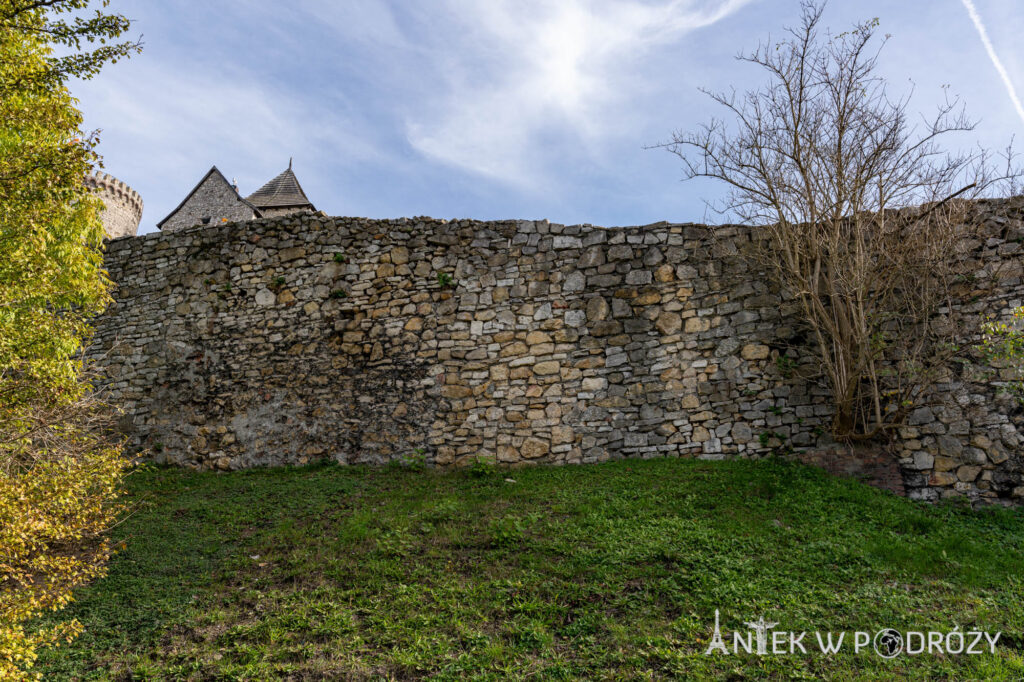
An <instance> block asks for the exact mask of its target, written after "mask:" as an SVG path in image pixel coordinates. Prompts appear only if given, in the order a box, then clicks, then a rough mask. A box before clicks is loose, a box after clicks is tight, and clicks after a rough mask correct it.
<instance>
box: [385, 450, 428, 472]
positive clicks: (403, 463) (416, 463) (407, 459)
mask: <svg viewBox="0 0 1024 682" xmlns="http://www.w3.org/2000/svg"><path fill="white" fill-rule="evenodd" d="M391 463H392V464H393V465H394V466H397V467H401V468H403V469H408V470H409V471H425V470H426V468H427V451H426V450H425V449H424V448H416V449H415V450H413V451H412V452H410V453H407V454H404V455H402V456H401V457H399V458H398V459H397V460H394V461H392V462H391Z"/></svg>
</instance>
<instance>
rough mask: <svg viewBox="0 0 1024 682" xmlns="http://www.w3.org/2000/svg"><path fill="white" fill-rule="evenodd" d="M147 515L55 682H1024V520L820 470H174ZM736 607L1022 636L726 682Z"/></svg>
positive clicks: (821, 626) (735, 671)
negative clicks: (715, 644)
mask: <svg viewBox="0 0 1024 682" xmlns="http://www.w3.org/2000/svg"><path fill="white" fill-rule="evenodd" d="M506 477H513V478H514V479H515V481H516V482H515V483H509V482H506V481H505V480H504V479H505V478H506ZM130 493H131V497H132V498H133V500H134V501H135V502H136V503H137V506H138V510H137V512H136V513H135V514H134V515H133V516H132V517H131V518H130V519H129V520H128V521H127V522H126V523H125V524H123V525H122V526H121V527H120V528H119V529H118V531H117V532H118V534H119V535H120V536H123V537H124V538H126V539H127V541H128V547H127V549H126V550H125V551H123V552H122V553H121V554H120V555H119V556H118V557H117V558H116V560H115V561H114V562H113V565H112V567H111V570H110V575H109V577H107V578H106V579H104V580H103V581H101V582H99V583H97V584H96V585H94V586H92V587H90V588H89V589H87V590H84V591H83V592H82V593H81V595H80V598H79V601H78V602H77V603H76V604H75V605H74V606H73V607H72V608H71V609H70V612H71V613H72V614H73V615H74V616H77V617H78V618H80V619H81V620H82V621H83V622H84V623H85V625H86V628H87V631H86V633H85V634H84V635H83V636H82V637H80V638H79V639H78V640H76V641H75V642H74V643H73V644H72V645H70V646H68V647H64V648H62V649H59V650H57V651H55V652H51V653H49V654H47V655H46V656H45V658H44V660H43V671H44V674H45V677H46V679H57V680H62V679H111V678H112V679H218V680H221V679H224V680H228V679H295V680H302V679H336V678H340V679H346V678H350V677H351V678H357V679H358V678H362V677H393V678H410V677H420V676H428V675H429V676H438V677H441V678H448V679H463V678H467V677H474V676H475V677H479V678H483V679H508V678H516V677H534V678H542V679H576V678H583V679H595V678H601V677H614V678H638V679H646V678H671V677H676V676H678V677H686V678H698V679H699V678H722V679H747V678H776V679H792V678H794V677H797V678H798V677H801V676H804V677H806V678H808V679H817V678H820V677H822V676H826V677H829V678H832V679H848V678H877V677H878V676H884V677H890V676H903V677H912V678H914V677H916V678H921V679H942V678H950V679H963V678H981V679H1016V678H1022V677H1024V658H1022V655H1024V637H1022V633H1024V601H1022V598H1024V577H1022V568H1024V514H1022V513H1021V512H1019V511H1018V512H1010V511H1006V510H999V511H994V512H993V511H986V512H983V513H977V512H970V511H964V510H957V509H953V508H950V507H945V508H931V507H925V506H920V505H918V504H914V503H911V502H909V501H907V500H903V499H898V498H895V497H893V496H891V495H888V494H886V493H881V492H878V491H875V490H873V489H870V488H867V487H865V486H863V485H861V484H858V483H855V482H851V481H841V480H837V479H833V478H829V477H827V476H826V475H824V474H822V473H820V472H818V471H817V470H814V469H809V468H805V467H802V466H798V465H790V464H784V463H779V462H760V463H757V462H746V461H737V462H721V463H706V462H698V461H691V460H657V461H626V462H617V463H611V464H605V465H597V466H581V467H568V468H531V469H522V470H516V471H514V472H507V471H506V472H498V473H493V472H492V473H484V474H483V475H480V476H474V475H472V473H471V472H461V473H455V474H438V473H435V472H415V471H407V470H396V469H384V470H371V469H365V468H354V469H344V468H338V467H333V466H328V467H313V468H305V469H281V470H264V471H251V472H244V473H232V474H221V475H218V474H212V473H205V474H196V473H187V472H183V471H177V470H153V471H147V472H142V473H138V474H136V475H135V476H133V477H132V480H131V485H130ZM716 608H719V609H721V611H722V616H723V619H724V622H723V626H724V627H725V628H728V629H729V630H731V629H743V628H742V625H741V624H740V622H739V621H741V620H746V619H748V618H750V617H756V616H758V615H764V616H765V617H767V618H769V619H770V620H775V621H779V622H780V626H779V629H787V630H795V631H799V630H804V629H806V630H832V631H840V630H855V629H864V630H870V631H872V632H874V631H875V630H877V629H879V628H880V627H883V626H890V627H895V628H898V629H900V630H901V631H905V630H907V629H914V630H928V629H937V630H943V631H946V630H949V629H951V628H952V627H953V626H954V625H959V626H960V627H961V628H962V629H964V630H970V629H974V628H980V629H983V630H989V631H995V630H1002V631H1003V633H1004V634H1003V638H1002V640H1001V642H1000V648H999V651H998V653H997V655H995V656H991V655H984V656H954V657H948V658H940V657H936V656H916V657H912V658H908V657H907V656H905V655H904V656H901V657H899V658H897V659H895V660H894V661H885V660H883V659H880V658H878V657H877V656H875V655H874V654H867V653H862V654H861V655H859V656H853V655H847V656H838V657H823V656H780V657H764V658H758V657H756V656H742V657H736V656H730V657H727V658H726V657H705V656H703V655H702V654H703V649H704V647H706V645H707V639H708V636H709V634H710V623H711V619H712V618H713V614H714V610H715V609H716Z"/></svg>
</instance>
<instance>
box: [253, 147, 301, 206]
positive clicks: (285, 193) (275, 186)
mask: <svg viewBox="0 0 1024 682" xmlns="http://www.w3.org/2000/svg"><path fill="white" fill-rule="evenodd" d="M246 201H248V202H249V203H250V204H252V205H253V206H255V207H257V208H260V209H263V208H296V209H302V208H308V209H310V210H313V211H315V210H316V209H315V208H314V207H313V204H312V203H311V202H310V200H309V199H307V198H306V193H305V192H303V191H302V185H300V184H299V179H298V178H297V177H295V173H293V172H292V162H291V159H289V160H288V168H286V169H285V170H284V171H283V172H282V173H281V174H280V175H278V176H277V177H276V178H274V179H273V180H271V181H270V182H268V183H267V184H265V185H263V186H262V187H260V188H259V189H258V190H256V191H255V192H253V193H252V194H250V195H249V196H248V197H246Z"/></svg>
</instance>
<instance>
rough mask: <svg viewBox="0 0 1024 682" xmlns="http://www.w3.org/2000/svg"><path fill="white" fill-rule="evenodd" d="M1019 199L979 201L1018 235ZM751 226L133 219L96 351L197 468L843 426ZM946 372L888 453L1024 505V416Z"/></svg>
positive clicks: (140, 422)
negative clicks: (756, 257) (759, 257)
mask: <svg viewBox="0 0 1024 682" xmlns="http://www.w3.org/2000/svg"><path fill="white" fill-rule="evenodd" d="M1020 204H1021V202H1019V201H1017V200H1014V201H1012V202H1004V203H999V202H996V203H994V204H991V203H990V204H986V206H988V208H986V210H989V211H996V212H999V211H1001V212H1002V213H1000V216H1001V217H1000V220H1002V221H1004V222H1003V223H1002V224H1003V225H1004V226H1008V227H1006V228H1005V229H1006V230H1009V232H1008V233H1007V234H1024V225H1022V221H1021V206H1020ZM1000 229H1003V228H1000ZM998 232H999V231H997V233H998ZM750 236H751V235H750V234H749V233H747V232H746V228H738V227H729V228H727V229H725V230H723V231H720V232H719V233H717V234H715V235H712V234H711V231H710V230H709V229H708V228H704V227H701V226H691V225H672V224H667V223H665V224H659V225H655V226H650V227H647V228H617V229H609V230H605V229H602V228H594V227H590V226H569V227H563V226H559V225H551V224H548V223H546V222H543V221H539V222H538V221H495V222H477V221H471V220H457V221H440V220H433V219H429V218H417V219H415V220H407V219H399V220H368V219H360V218H328V217H325V216H321V215H314V214H304V215H299V216H289V217H282V218H271V219H262V220H253V221H249V222H244V223H225V224H215V225H208V226H196V227H191V228H187V229H183V230H177V231H172V232H169V233H166V234H157V235H144V236H141V237H136V238H127V239H118V240H114V241H112V242H110V243H109V245H108V247H107V249H108V250H107V258H106V263H107V266H108V268H109V271H110V273H111V276H112V278H113V279H114V280H115V281H116V282H117V283H118V285H119V288H118V289H117V290H116V292H115V301H114V303H113V305H112V306H111V307H110V308H109V309H108V311H107V313H106V314H105V315H104V316H102V317H101V318H99V319H98V320H97V322H96V328H97V335H96V340H95V345H94V347H93V348H92V349H91V352H92V353H94V354H95V357H100V358H103V362H104V363H105V364H106V366H107V367H108V369H109V371H110V372H109V380H108V387H109V389H110V395H111V397H112V399H113V400H114V402H116V403H117V404H118V405H119V406H120V407H122V408H123V409H124V410H125V414H126V417H125V428H126V432H127V434H128V437H129V440H130V444H131V446H132V448H133V450H134V451H143V450H145V449H147V448H149V449H150V455H151V456H153V457H154V458H158V459H159V460H160V461H164V462H169V463H175V464H181V465H185V466H190V467H197V468H224V467H227V468H229V469H231V470H234V469H239V468H245V467H251V466H257V465H275V464H294V463H298V462H302V461H310V460H312V459H318V458H331V459H335V460H337V461H340V462H351V463H357V462H370V463H380V462H386V461H389V460H392V459H395V458H399V457H402V456H405V455H407V454H408V453H410V452H414V451H416V450H417V449H422V450H423V451H424V452H425V453H426V458H427V460H428V462H430V463H432V464H436V465H439V466H450V465H451V466H457V465H459V464H465V463H467V462H471V461H473V459H474V458H475V457H477V456H487V457H491V458H496V459H497V460H498V461H500V462H503V463H516V462H525V461H529V462H550V463H564V462H578V461H600V460H604V459H610V458H616V457H620V456H639V457H651V456H688V457H689V456H701V457H709V458H723V457H734V456H741V457H759V456H762V455H765V454H768V453H770V452H772V451H773V450H775V449H781V450H787V449H788V448H795V449H798V450H810V451H817V449H821V448H828V447H830V440H829V438H828V430H829V427H830V425H831V419H832V415H831V409H830V403H829V400H828V396H827V394H826V393H825V392H823V391H822V390H821V388H820V386H818V385H817V384H814V383H811V384H805V383H802V380H801V379H799V378H798V377H795V376H784V375H783V374H784V373H783V372H780V371H779V369H778V368H776V366H775V363H772V362H771V361H770V360H771V358H772V357H773V351H772V350H771V349H773V348H775V349H780V348H782V347H786V348H787V350H786V353H787V356H790V354H794V355H792V357H794V359H795V360H796V361H797V362H798V364H799V363H802V364H800V366H804V365H810V364H811V363H812V362H813V359H814V353H815V351H814V349H813V348H812V347H810V346H807V347H790V346H788V345H787V344H789V343H790V339H792V338H794V335H795V333H796V332H795V330H796V329H798V327H799V325H798V324H797V320H796V319H794V318H793V317H792V315H793V314H794V309H795V308H794V306H793V305H792V301H790V300H783V299H782V298H781V297H780V296H779V295H778V294H777V293H775V292H774V291H773V290H772V288H771V287H770V286H767V285H766V284H765V282H764V281H763V279H761V276H760V275H759V274H758V273H756V272H754V271H752V270H751V268H750V267H749V265H748V264H747V263H745V262H744V261H743V260H742V259H741V258H739V257H736V256H734V255H731V254H735V253H738V252H739V250H740V249H741V248H745V247H744V246H743V245H744V244H747V245H749V237H750ZM992 239H994V240H995V242H993V243H992V244H991V245H986V244H981V245H979V246H977V254H978V255H977V257H978V258H979V259H980V260H985V264H984V267H985V268H988V270H986V271H987V272H994V271H995V266H996V265H997V264H998V263H999V262H1000V261H999V259H1000V258H1001V255H1000V253H999V249H1000V248H1002V246H1003V245H1005V244H1007V243H1012V244H1016V242H1013V241H1007V240H1005V239H1004V237H1000V236H993V237H992ZM1004 251H1006V249H1004ZM338 254H342V255H343V257H342V258H336V256H337V255H338ZM1013 257H1014V258H1019V255H1017V254H1015V255H1014V256H1013ZM986 259H987V260H986ZM977 269H978V270H979V271H980V270H982V266H981V265H979V267H978V268H977ZM439 275H445V276H444V277H439ZM446 277H447V278H450V279H447V278H446ZM1015 277H1016V276H1015ZM999 287H1000V288H999V289H998V295H996V294H993V296H992V297H991V298H982V299H981V300H979V301H976V302H974V303H972V304H971V305H972V308H971V310H972V314H976V315H977V316H979V317H980V316H982V315H994V316H1002V317H1003V318H1005V317H1007V316H1009V314H1010V308H1009V307H1008V306H1009V304H1008V301H1018V300H1022V299H1024V282H1021V281H1018V280H1017V279H1014V278H1012V277H1010V278H1007V279H1006V280H1005V282H1002V283H1000V284H999ZM779 352H781V351H779ZM950 376H951V377H953V378H951V379H949V380H948V381H947V383H945V384H943V385H942V388H941V390H939V391H938V393H936V394H935V395H929V396H922V397H921V398H920V399H919V402H918V404H919V405H920V407H917V408H916V409H914V410H913V411H912V412H911V413H910V415H909V418H908V420H907V423H906V425H904V427H903V428H901V429H900V430H899V432H898V434H894V437H893V440H892V442H891V444H890V446H889V447H890V450H891V452H890V453H887V455H886V456H887V457H888V459H887V460H885V461H886V462H888V463H889V465H890V469H891V468H893V467H896V466H897V465H896V462H899V465H898V466H899V467H902V472H903V477H902V481H903V483H904V484H905V486H906V490H907V491H908V492H909V493H910V494H911V495H912V496H914V497H915V498H918V499H938V498H939V497H941V496H946V495H954V494H957V495H966V496H968V497H969V498H970V499H971V500H972V501H974V502H979V503H981V502H1019V501H1020V497H1021V495H1018V494H1017V492H1016V491H1019V490H1021V489H1024V478H1022V471H1024V462H1022V456H1021V448H1022V445H1024V438H1022V437H1021V432H1020V431H1019V429H1020V428H1024V417H1022V416H1020V415H1017V414H1016V411H1014V410H1013V409H1012V408H1011V407H1007V406H1008V405H1009V403H1010V401H1007V400H1005V399H1002V398H1000V397H999V394H998V387H996V386H994V385H992V384H990V383H986V382H985V381H984V380H982V379H974V378H970V377H968V376H964V377H961V376H960V375H959V374H951V375H950ZM915 399H918V398H915ZM764 434H770V437H768V438H761V436H762V435H764ZM156 443H160V444H161V445H162V447H161V451H160V453H159V455H157V453H155V452H153V450H152V448H153V447H154V445H155V444H156ZM837 452H839V453H842V452H843V451H842V449H839V450H837ZM842 456H844V455H841V454H840V455H835V456H829V457H828V458H822V459H821V461H822V462H823V463H824V464H826V465H827V464H828V463H829V462H839V463H838V464H836V466H835V469H836V470H842V469H843V466H844V465H843V464H842V463H841V459H840V458H841V457H842ZM879 466H882V464H880V465H879ZM897 478H899V475H898V471H897Z"/></svg>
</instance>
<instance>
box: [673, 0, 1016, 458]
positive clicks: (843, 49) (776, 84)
mask: <svg viewBox="0 0 1024 682" xmlns="http://www.w3.org/2000/svg"><path fill="white" fill-rule="evenodd" d="M822 10H823V5H822V4H818V3H812V2H805V3H803V14H802V22H801V25H800V26H799V27H797V28H795V29H790V30H788V34H787V35H786V37H785V38H784V39H783V40H781V41H778V42H771V41H769V42H766V43H763V44H762V45H761V46H760V47H758V48H757V49H756V50H754V51H753V52H752V53H750V54H749V55H746V56H742V57H740V59H741V60H742V61H744V62H747V63H750V64H753V65H754V66H756V67H759V68H760V69H761V70H762V71H763V73H764V74H765V76H766V78H767V80H766V84H765V85H763V86H761V87H760V88H757V89H755V90H751V91H749V92H746V93H742V94H740V95H737V94H736V93H724V94H723V93H714V92H707V94H709V95H710V96H711V98H712V99H713V100H714V101H715V102H717V103H718V104H720V105H722V107H723V108H724V109H725V111H726V112H727V114H728V120H719V119H716V120H712V121H711V122H710V123H708V124H707V125H705V126H704V127H703V128H701V129H699V130H698V131H696V132H692V133H677V134H676V135H674V136H673V139H672V141H671V142H670V143H668V144H666V145H663V146H665V147H667V148H668V149H669V150H670V151H672V152H673V153H675V154H677V155H678V156H679V157H680V158H681V159H682V160H683V162H684V165H683V169H684V173H685V177H686V179H693V178H711V179H714V180H718V181H720V182H722V183H724V184H725V185H726V187H727V188H728V193H727V196H726V198H725V200H724V201H723V202H722V203H721V204H720V205H717V206H713V208H715V209H717V210H718V211H720V212H722V213H725V214H727V215H729V216H730V217H735V218H738V219H740V220H741V221H743V222H744V223H747V224H750V225H755V226H758V230H755V231H754V232H753V233H752V234H753V235H754V237H755V238H754V243H753V244H752V245H751V248H750V249H749V252H748V253H747V256H748V257H749V258H750V259H751V261H752V262H753V264H754V265H755V266H756V268H757V269H760V270H763V271H764V272H766V273H767V275H768V277H769V278H770V279H771V281H772V282H774V283H775V284H776V285H777V287H778V288H779V289H780V290H782V291H785V292H788V293H789V294H791V295H792V296H793V297H794V298H795V300H796V304H797V306H798V311H799V312H798V315H799V319H800V320H801V321H802V322H803V323H804V326H805V327H806V330H807V332H808V334H807V337H808V338H809V339H810V340H811V344H812V348H813V349H814V353H815V356H816V360H817V361H818V366H819V367H820V368H821V374H822V375H823V376H824V379H825V381H824V383H825V384H826V385H827V388H828V389H829V391H830V392H831V395H832V400H833V407H834V415H835V416H834V421H833V424H832V431H833V435H834V436H836V437H838V438H840V439H844V440H855V439H867V438H873V437H876V436H883V435H885V434H886V433H888V432H890V431H891V429H892V428H893V427H894V426H896V425H898V424H899V423H900V422H901V420H902V419H903V417H904V416H905V415H906V413H907V412H908V410H909V409H910V408H911V407H912V406H914V405H915V404H916V403H917V402H918V401H920V400H921V399H922V398H923V397H925V396H927V395H928V392H929V390H930V388H931V387H932V386H934V383H935V381H936V379H937V377H939V376H941V375H942V373H943V371H944V368H945V367H946V365H947V363H948V361H949V360H950V358H951V356H952V354H953V353H955V352H956V350H957V346H956V343H955V342H954V339H955V338H956V322H957V320H956V316H955V315H953V314H944V315H939V314H938V313H939V311H941V310H943V309H944V305H945V304H946V303H948V302H949V300H950V298H951V297H952V296H953V295H954V294H955V288H956V282H957V281H958V279H962V278H963V277H964V272H965V268H966V267H967V266H968V264H969V263H968V261H969V255H970V254H969V250H967V249H961V248H958V247H959V246H961V245H963V244H965V243H968V240H969V239H970V237H971V234H970V232H971V230H972V229H974V228H975V227H976V225H972V218H971V213H970V212H971V206H970V202H968V201H964V200H965V199H968V198H971V197H976V196H978V195H979V194H981V193H982V192H984V191H986V190H987V189H989V188H990V187H991V186H992V183H993V182H995V181H998V180H1008V181H1010V182H1008V183H1007V184H1012V181H1014V180H1015V179H1016V178H1018V177H1019V174H1018V173H1017V171H1016V170H1015V169H1014V168H1013V164H1012V160H1013V154H1012V150H1007V154H1006V162H1007V168H1006V170H1005V172H1003V171H1001V170H997V169H996V166H995V164H993V163H992V159H993V157H992V155H991V154H989V153H988V152H987V151H986V150H983V149H979V150H977V151H970V152H965V153H947V151H946V149H945V148H944V146H943V144H942V143H943V142H944V141H945V140H946V139H947V138H948V137H949V136H950V135H953V134H955V133H958V132H964V131H969V130H972V129H973V128H974V123H973V122H972V121H971V120H969V119H968V118H966V117H965V116H964V113H963V108H962V106H961V105H960V104H959V102H957V101H956V100H955V99H951V100H947V101H946V102H945V103H944V104H942V105H941V106H940V107H939V110H938V112H937V114H936V115H935V116H934V118H931V119H928V120H925V121H924V122H923V123H922V124H917V125H915V124H914V123H913V121H912V118H911V115H910V113H909V111H908V104H909V98H908V97H902V98H893V97H891V96H890V94H889V92H888V90H887V88H886V83H885V81H884V79H883V78H881V77H880V76H879V74H878V69H877V66H878V56H879V50H880V49H881V45H882V44H884V40H883V41H879V40H878V38H877V35H876V32H877V27H878V22H877V21H869V22H863V23H860V24H857V25H856V26H854V27H853V28H852V29H851V30H849V31H847V32H844V33H839V34H830V33H824V34H823V32H822V30H821V28H820V23H821V16H822Z"/></svg>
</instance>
